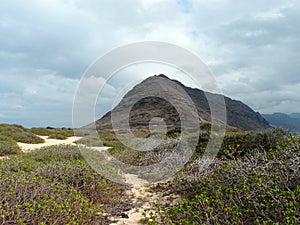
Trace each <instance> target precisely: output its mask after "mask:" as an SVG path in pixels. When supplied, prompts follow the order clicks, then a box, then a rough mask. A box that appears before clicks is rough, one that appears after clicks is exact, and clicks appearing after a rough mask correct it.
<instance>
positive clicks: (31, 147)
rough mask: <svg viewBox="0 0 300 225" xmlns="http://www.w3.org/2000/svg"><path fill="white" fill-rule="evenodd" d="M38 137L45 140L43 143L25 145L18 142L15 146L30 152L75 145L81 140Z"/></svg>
mask: <svg viewBox="0 0 300 225" xmlns="http://www.w3.org/2000/svg"><path fill="white" fill-rule="evenodd" d="M39 137H41V138H43V139H44V140H45V143H41V144H26V143H21V142H18V143H17V144H18V145H19V146H20V148H21V150H22V151H23V152H30V151H32V150H35V149H39V148H42V147H46V146H52V145H61V144H65V145H69V144H71V145H76V144H75V143H74V142H75V141H77V140H79V139H81V137H69V138H67V139H65V140H58V139H48V136H39Z"/></svg>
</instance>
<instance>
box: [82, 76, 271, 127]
mask: <svg viewBox="0 0 300 225" xmlns="http://www.w3.org/2000/svg"><path fill="white" fill-rule="evenodd" d="M145 93H146V94H145ZM186 93H187V94H188V96H190V99H191V101H188V98H187V97H186ZM161 95H163V98H162V97H161ZM206 96H208V99H217V97H219V96H220V95H217V94H213V93H209V92H204V91H202V90H199V89H195V88H190V87H186V86H185V85H183V84H182V83H180V82H179V81H177V80H171V79H169V78H168V77H167V76H165V75H163V74H160V75H154V76H151V77H148V78H147V79H145V80H144V81H142V82H141V83H139V84H138V85H136V86H135V87H134V88H133V89H132V90H130V91H129V92H128V93H127V94H126V95H125V96H124V97H123V99H122V100H121V102H120V103H119V104H118V105H117V106H116V107H115V108H114V109H113V110H112V111H110V112H108V113H107V114H106V115H104V116H103V117H102V118H101V119H99V120H97V121H96V127H97V128H98V129H111V128H112V124H111V115H112V114H113V115H114V116H113V118H114V122H116V123H121V124H126V121H127V120H128V119H127V118H129V124H130V128H137V129H147V128H148V125H149V122H150V121H151V122H153V120H151V119H152V118H154V117H160V118H164V121H165V122H166V124H167V126H168V127H169V128H170V127H175V126H180V124H181V123H182V121H181V120H180V118H184V123H185V124H186V125H187V126H193V124H195V121H196V123H197V126H198V125H199V123H201V122H210V121H211V118H210V107H209V103H208V101H207V98H206ZM164 99H167V100H168V101H167V100H164ZM224 99H225V103H226V110H227V124H228V125H229V126H232V127H236V128H239V129H241V130H257V129H265V128H268V127H269V124H268V122H267V121H266V120H265V119H264V118H263V117H262V116H261V115H260V114H259V113H258V112H254V111H253V110H252V109H251V108H250V107H249V106H247V105H246V104H244V103H242V102H241V101H237V100H232V99H231V98H228V97H225V96H224ZM170 102H171V103H172V104H171V103H170ZM212 104H214V105H215V107H216V108H218V107H219V108H220V107H221V105H220V104H218V102H213V103H212ZM192 105H194V106H195V107H196V110H194V111H193V110H190V109H191V107H193V106H192ZM174 106H176V107H177V109H179V112H178V111H177V110H176V109H175V107H174ZM131 107H132V108H131ZM130 109H131V110H130ZM182 111H184V113H183V114H182V115H180V116H179V113H180V112H182ZM219 111H221V110H219ZM193 112H194V113H193ZM214 119H216V120H217V121H218V122H219V123H220V124H222V123H223V124H224V121H221V119H220V118H214ZM89 127H91V125H88V126H86V128H89ZM114 128H115V127H114ZM123 128H126V126H125V125H124V127H123ZM127 128H128V127H127Z"/></svg>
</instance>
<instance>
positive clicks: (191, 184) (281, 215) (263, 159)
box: [143, 132, 300, 225]
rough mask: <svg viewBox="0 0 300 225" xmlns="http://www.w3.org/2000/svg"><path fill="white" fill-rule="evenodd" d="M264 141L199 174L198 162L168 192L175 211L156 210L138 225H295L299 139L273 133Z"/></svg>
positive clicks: (299, 201)
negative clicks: (175, 196)
mask: <svg viewBox="0 0 300 225" xmlns="http://www.w3.org/2000/svg"><path fill="white" fill-rule="evenodd" d="M265 135H266V136H265ZM265 135H262V136H261V135H259V139H254V140H256V142H255V143H252V144H255V146H253V149H252V150H251V151H250V152H248V154H246V155H244V157H241V158H238V159H234V160H228V159H226V160H220V159H218V160H215V162H214V163H212V164H211V165H210V168H209V169H208V170H204V171H201V170H199V168H201V166H202V164H203V161H201V160H199V163H198V164H197V165H198V166H199V167H198V169H197V170H194V172H193V173H191V174H189V175H188V176H186V177H185V178H184V179H183V180H182V182H174V183H172V184H171V185H170V186H169V187H167V189H169V190H176V191H174V192H175V194H179V195H181V197H182V200H181V201H179V202H178V204H176V205H175V206H160V207H158V208H157V211H156V213H151V214H149V215H148V216H147V215H146V216H145V218H144V219H143V221H144V222H145V223H147V224H274V225H275V224H295V225H296V224H300V210H299V209H300V170H299V165H300V141H299V137H294V136H286V135H283V134H282V135H280V134H279V133H277V132H275V133H267V134H265ZM266 137H268V138H267V139H265V138H266ZM260 140H265V141H261V142H260ZM267 140H272V142H271V143H268V142H267ZM269 144H270V146H269ZM268 147H271V148H269V149H268Z"/></svg>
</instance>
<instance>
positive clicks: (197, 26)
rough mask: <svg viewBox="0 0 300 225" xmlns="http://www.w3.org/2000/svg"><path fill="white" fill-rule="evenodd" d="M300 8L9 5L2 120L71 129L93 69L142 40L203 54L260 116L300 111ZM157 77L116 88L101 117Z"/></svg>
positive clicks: (74, 1) (147, 1)
mask: <svg viewBox="0 0 300 225" xmlns="http://www.w3.org/2000/svg"><path fill="white" fill-rule="evenodd" d="M299 10H300V4H299V3H298V1H294V0H288V1H286V0H285V1H284V0H274V1H272V3H270V1H269V0H253V1H236V0H211V1H206V0H180V1H171V0H167V1H162V0H155V1H153V0H152V1H151V0H142V1H140V0H133V1H132V0H124V1H110V0H107V1H106V0H105V1H97V0H91V1H82V0H67V1H63V0H51V1H50V0H41V1H35V0H29V1H26V2H25V1H21V0H12V1H1V3H0V108H1V111H0V121H2V122H10V123H21V124H24V125H26V126H38V125H41V126H45V125H53V126H71V117H72V101H73V96H74V93H75V90H76V87H77V84H78V82H79V79H80V78H81V76H82V74H83V73H84V71H85V69H86V68H87V67H88V65H89V64H90V63H92V62H93V60H95V59H96V58H97V57H99V56H101V55H103V54H105V53H106V52H108V51H109V50H111V49H112V48H115V47H117V46H120V45H123V44H127V43H131V42H135V41H143V40H157V41H166V42H170V43H173V44H177V45H180V46H182V47H185V48H187V49H189V50H191V51H192V52H195V53H196V54H198V55H199V56H200V57H201V58H202V59H203V61H204V62H205V63H207V64H208V65H209V66H210V68H211V69H212V71H213V72H214V73H215V75H216V79H217V81H218V82H219V84H220V86H221V87H222V89H223V91H224V94H226V95H229V96H230V97H233V98H236V99H240V100H242V101H244V102H246V103H247V104H249V105H250V106H252V107H253V108H254V109H255V110H259V111H261V112H275V111H281V112H300V101H299V97H298V93H299V91H298V90H299V87H300V76H299V71H300V68H299V67H300V65H299V58H300V28H299V26H298V24H299V20H300V13H299ZM150 72H153V70H151V69H149V68H148V69H147V67H145V71H144V72H143V70H142V69H138V70H136V71H131V70H127V72H126V71H124V72H123V73H122V76H118V77H115V78H113V79H112V80H111V81H109V84H108V86H107V87H108V88H107V94H105V98H103V99H102V102H103V104H102V107H99V108H100V109H99V115H100V114H102V113H103V112H104V111H105V110H108V109H109V108H110V107H111V103H112V102H113V100H114V98H115V97H116V96H117V95H118V92H119V91H120V90H121V89H122V87H123V86H124V85H126V82H127V81H132V82H134V81H137V80H139V79H142V78H143V77H145V75H152V74H149V73H150ZM166 72H172V70H167V71H166ZM139 73H143V74H139ZM174 74H175V75H174V76H173V78H177V79H179V80H182V81H185V80H186V79H185V78H184V77H183V76H182V75H181V74H180V73H174ZM171 76H172V75H171ZM127 77H130V79H129V78H128V79H127ZM189 84H190V83H189ZM100 102H101V100H100Z"/></svg>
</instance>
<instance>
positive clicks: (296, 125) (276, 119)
mask: <svg viewBox="0 0 300 225" xmlns="http://www.w3.org/2000/svg"><path fill="white" fill-rule="evenodd" d="M294 115H297V114H294ZM263 116H264V117H265V118H266V120H267V121H269V123H270V124H271V125H273V126H278V127H282V128H285V129H287V130H290V131H292V132H297V133H300V119H298V118H293V117H291V116H289V115H287V114H284V113H273V114H264V115H263Z"/></svg>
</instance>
